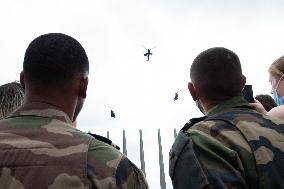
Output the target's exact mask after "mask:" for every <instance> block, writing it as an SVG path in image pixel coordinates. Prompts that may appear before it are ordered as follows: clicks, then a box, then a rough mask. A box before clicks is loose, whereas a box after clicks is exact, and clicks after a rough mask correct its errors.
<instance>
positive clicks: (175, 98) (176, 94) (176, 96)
mask: <svg viewBox="0 0 284 189" xmlns="http://www.w3.org/2000/svg"><path fill="white" fill-rule="evenodd" d="M177 99H178V93H177V92H176V93H175V97H174V100H177Z"/></svg>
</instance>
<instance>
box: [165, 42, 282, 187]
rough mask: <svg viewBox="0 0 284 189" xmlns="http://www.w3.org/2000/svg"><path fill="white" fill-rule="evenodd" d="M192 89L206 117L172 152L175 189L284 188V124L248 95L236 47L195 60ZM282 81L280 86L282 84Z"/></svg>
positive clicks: (194, 122)
mask: <svg viewBox="0 0 284 189" xmlns="http://www.w3.org/2000/svg"><path fill="white" fill-rule="evenodd" d="M190 79H191V81H190V82H189V83H188V89H189V92H190V94H191V97H192V99H193V100H194V101H195V102H196V104H197V106H199V108H200V109H201V111H202V112H203V113H204V115H205V116H203V117H200V118H193V119H190V120H189V122H187V123H186V124H185V125H184V127H183V128H182V129H181V130H180V132H179V134H178V135H177V137H176V138H175V142H174V143H173V145H172V148H171V151H170V154H169V174H170V177H171V180H172V183H173V188H175V189H191V188H192V189H217V188H218V189H232V188H234V189H268V188H273V189H276V188H277V189H284V179H283V178H284V164H283V162H284V145H283V141H284V122H282V124H281V122H280V121H278V120H275V119H273V118H272V117H270V116H263V114H260V113H258V112H257V111H255V110H254V109H253V108H252V107H251V106H250V105H249V103H248V102H247V101H246V100H245V99H244V98H243V97H242V90H243V89H244V86H245V83H246V78H245V76H244V75H243V74H242V68H241V63H240V60H239V58H238V56H237V54H235V53H234V52H233V51H231V50H229V49H226V48H223V47H214V48H210V49H207V50H205V51H203V52H201V53H200V54H199V55H198V56H197V57H196V58H195V59H194V60H193V63H192V64H191V67H190ZM279 85H280V84H279Z"/></svg>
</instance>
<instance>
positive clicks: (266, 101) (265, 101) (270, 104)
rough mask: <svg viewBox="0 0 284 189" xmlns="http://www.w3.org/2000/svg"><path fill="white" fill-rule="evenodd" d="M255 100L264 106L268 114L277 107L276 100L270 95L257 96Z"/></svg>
mask: <svg viewBox="0 0 284 189" xmlns="http://www.w3.org/2000/svg"><path fill="white" fill-rule="evenodd" d="M255 99H256V100H258V101H259V102H260V103H261V104H262V106H263V107H264V109H265V110H266V111H267V112H269V111H270V110H271V109H272V108H274V107H276V106H277V104H276V103H275V101H274V99H273V98H272V97H271V96H270V95H268V94H260V95H256V96H255Z"/></svg>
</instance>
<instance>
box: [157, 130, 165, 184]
mask: <svg viewBox="0 0 284 189" xmlns="http://www.w3.org/2000/svg"><path fill="white" fill-rule="evenodd" d="M158 143H159V163H160V186H161V189H166V181H165V172H164V162H163V152H162V144H161V135H160V129H158Z"/></svg>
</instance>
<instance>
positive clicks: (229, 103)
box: [207, 96, 251, 116]
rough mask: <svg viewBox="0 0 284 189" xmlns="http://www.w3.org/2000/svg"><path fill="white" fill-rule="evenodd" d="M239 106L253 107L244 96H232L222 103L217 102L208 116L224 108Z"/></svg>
mask: <svg viewBox="0 0 284 189" xmlns="http://www.w3.org/2000/svg"><path fill="white" fill-rule="evenodd" d="M238 107H244V108H251V107H250V106H249V104H248V103H247V101H246V100H245V99H244V98H243V97H242V96H236V97H233V98H230V99H229V100H226V101H224V102H222V103H220V104H217V105H216V106H214V107H213V108H211V109H210V110H209V111H208V113H207V116H211V115H214V114H217V113H219V112H222V111H223V110H226V109H230V108H238Z"/></svg>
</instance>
